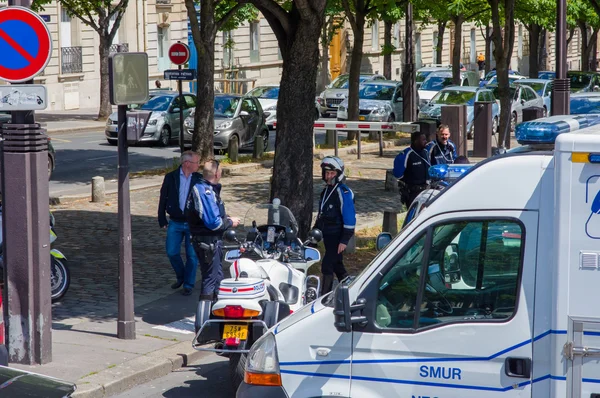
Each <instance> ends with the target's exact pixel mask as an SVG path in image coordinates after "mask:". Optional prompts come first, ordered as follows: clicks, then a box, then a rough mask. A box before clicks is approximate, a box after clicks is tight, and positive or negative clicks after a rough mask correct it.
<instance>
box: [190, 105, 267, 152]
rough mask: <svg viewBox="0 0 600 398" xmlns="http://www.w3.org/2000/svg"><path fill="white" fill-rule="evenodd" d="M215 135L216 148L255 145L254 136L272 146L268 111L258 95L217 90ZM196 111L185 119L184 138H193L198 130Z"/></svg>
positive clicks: (265, 144) (250, 146)
mask: <svg viewBox="0 0 600 398" xmlns="http://www.w3.org/2000/svg"><path fill="white" fill-rule="evenodd" d="M214 107H215V135H214V138H213V139H214V149H215V150H217V151H219V150H225V151H228V152H229V151H234V150H235V151H237V150H238V149H239V148H252V146H253V145H254V140H255V139H256V138H257V137H258V139H260V140H262V142H263V144H264V150H265V151H266V150H267V148H268V146H269V129H268V127H267V125H266V124H265V119H266V118H268V112H264V111H263V109H262V107H261V106H260V102H259V101H258V99H257V98H256V97H243V96H240V95H236V94H215V100H214ZM193 116H194V112H192V114H191V115H190V116H189V117H188V118H187V119H185V122H184V127H185V134H184V140H185V142H187V143H191V142H192V135H193V133H194V117H193Z"/></svg>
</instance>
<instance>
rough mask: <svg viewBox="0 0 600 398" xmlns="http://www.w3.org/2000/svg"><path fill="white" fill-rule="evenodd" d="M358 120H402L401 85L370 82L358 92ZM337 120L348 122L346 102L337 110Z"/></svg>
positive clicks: (387, 82)
mask: <svg viewBox="0 0 600 398" xmlns="http://www.w3.org/2000/svg"><path fill="white" fill-rule="evenodd" d="M358 98H359V100H358V108H359V113H358V114H359V116H358V120H365V121H371V122H394V121H396V120H402V104H403V100H402V83H401V82H396V81H392V80H386V81H370V82H366V83H363V84H361V85H360V88H359V90H358ZM337 119H338V120H348V100H347V99H345V100H344V101H343V102H342V103H341V104H340V106H339V108H338V114H337Z"/></svg>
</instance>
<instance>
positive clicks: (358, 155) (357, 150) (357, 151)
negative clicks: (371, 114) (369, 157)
mask: <svg viewBox="0 0 600 398" xmlns="http://www.w3.org/2000/svg"><path fill="white" fill-rule="evenodd" d="M360 135H361V134H360V130H358V141H357V142H356V158H357V159H360Z"/></svg>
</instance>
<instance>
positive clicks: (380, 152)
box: [379, 131, 383, 157]
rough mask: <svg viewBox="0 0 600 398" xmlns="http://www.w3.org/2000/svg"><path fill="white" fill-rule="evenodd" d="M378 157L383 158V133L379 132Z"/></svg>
mask: <svg viewBox="0 0 600 398" xmlns="http://www.w3.org/2000/svg"><path fill="white" fill-rule="evenodd" d="M379 156H380V157H381V156H383V131H380V132H379Z"/></svg>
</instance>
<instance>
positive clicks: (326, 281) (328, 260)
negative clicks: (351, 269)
mask: <svg viewBox="0 0 600 398" xmlns="http://www.w3.org/2000/svg"><path fill="white" fill-rule="evenodd" d="M340 237H341V233H336V234H324V235H323V243H324V244H325V255H324V256H323V261H321V272H322V273H323V282H322V284H323V288H322V289H321V294H325V293H329V292H330V291H331V288H332V286H333V275H334V274H335V276H337V278H338V281H341V280H342V279H344V278H345V277H346V276H348V273H347V272H346V268H345V267H344V254H343V252H342V253H339V254H338V246H339V244H340Z"/></svg>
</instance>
